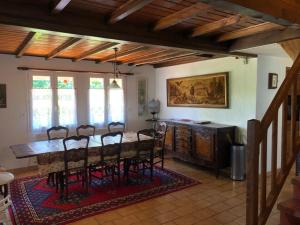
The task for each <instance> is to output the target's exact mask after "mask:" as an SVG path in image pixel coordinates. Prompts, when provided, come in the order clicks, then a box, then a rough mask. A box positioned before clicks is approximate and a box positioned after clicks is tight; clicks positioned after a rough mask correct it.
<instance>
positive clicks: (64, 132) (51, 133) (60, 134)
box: [47, 126, 69, 140]
mask: <svg viewBox="0 0 300 225" xmlns="http://www.w3.org/2000/svg"><path fill="white" fill-rule="evenodd" d="M68 135H69V129H68V128H67V127H63V126H57V127H51V128H49V129H48V130H47V136H48V140H56V139H61V138H67V137H68Z"/></svg>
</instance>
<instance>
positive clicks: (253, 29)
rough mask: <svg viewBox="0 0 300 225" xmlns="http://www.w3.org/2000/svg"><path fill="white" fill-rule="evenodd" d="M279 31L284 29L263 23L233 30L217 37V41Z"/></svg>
mask: <svg viewBox="0 0 300 225" xmlns="http://www.w3.org/2000/svg"><path fill="white" fill-rule="evenodd" d="M280 29H281V30H282V29H284V27H283V26H281V25H277V24H274V23H269V22H265V23H260V24H257V25H253V26H250V27H246V28H242V29H239V30H234V31H231V32H228V33H224V34H222V35H221V36H220V37H218V39H217V41H218V42H222V41H228V40H232V39H237V38H240V37H246V36H250V35H253V34H257V33H261V32H265V31H268V30H280Z"/></svg>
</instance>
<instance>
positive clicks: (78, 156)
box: [58, 136, 89, 199]
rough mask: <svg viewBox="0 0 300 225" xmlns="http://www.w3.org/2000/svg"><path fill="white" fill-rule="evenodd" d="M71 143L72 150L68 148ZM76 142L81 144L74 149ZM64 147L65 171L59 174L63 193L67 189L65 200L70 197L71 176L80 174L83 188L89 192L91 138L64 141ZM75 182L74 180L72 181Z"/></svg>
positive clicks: (83, 137) (76, 137)
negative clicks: (89, 147)
mask: <svg viewBox="0 0 300 225" xmlns="http://www.w3.org/2000/svg"><path fill="white" fill-rule="evenodd" d="M68 142H70V143H71V146H72V147H71V148H70V147H69V146H68ZM74 142H77V143H80V144H79V147H78V148H74V147H73V146H74ZM63 145H64V167H65V168H64V171H62V172H60V173H58V174H59V177H60V178H59V180H60V186H61V190H62V192H63V191H64V189H65V198H66V199H68V196H69V183H70V181H69V178H70V176H71V175H74V174H76V175H78V174H80V176H81V180H78V179H77V181H81V182H82V186H83V187H84V188H85V192H86V193H87V192H88V185H89V181H88V146H89V136H72V137H68V138H65V139H64V140H63ZM72 182H74V180H73V181H72Z"/></svg>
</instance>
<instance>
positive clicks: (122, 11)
mask: <svg viewBox="0 0 300 225" xmlns="http://www.w3.org/2000/svg"><path fill="white" fill-rule="evenodd" d="M151 2H153V0H129V1H127V2H126V3H124V4H123V5H121V6H120V7H119V8H118V9H116V10H115V11H114V12H113V13H112V15H111V17H110V19H109V23H110V24H114V23H116V22H118V21H120V20H122V19H124V18H126V17H127V16H129V15H131V14H132V13H134V12H136V11H138V10H140V9H141V8H143V7H144V6H146V5H148V4H149V3H151Z"/></svg>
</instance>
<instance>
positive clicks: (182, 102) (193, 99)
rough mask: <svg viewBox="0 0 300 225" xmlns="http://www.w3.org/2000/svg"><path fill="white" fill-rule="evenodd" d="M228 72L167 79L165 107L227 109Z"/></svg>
mask: <svg viewBox="0 0 300 225" xmlns="http://www.w3.org/2000/svg"><path fill="white" fill-rule="evenodd" d="M228 86H229V72H220V73H214V74H205V75H196V76H189V77H180V78H172V79H167V106H169V107H198V108H228V107H229V99H228Z"/></svg>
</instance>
